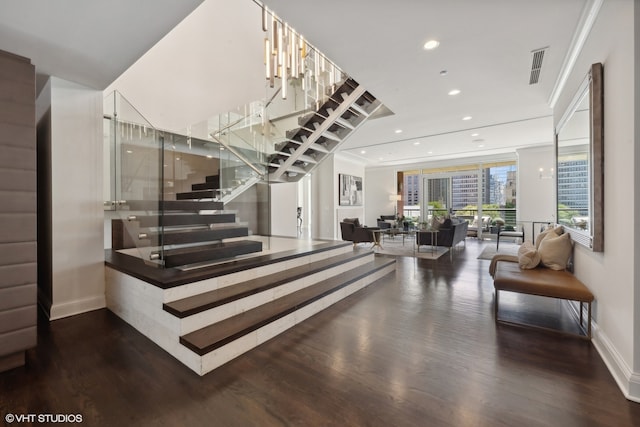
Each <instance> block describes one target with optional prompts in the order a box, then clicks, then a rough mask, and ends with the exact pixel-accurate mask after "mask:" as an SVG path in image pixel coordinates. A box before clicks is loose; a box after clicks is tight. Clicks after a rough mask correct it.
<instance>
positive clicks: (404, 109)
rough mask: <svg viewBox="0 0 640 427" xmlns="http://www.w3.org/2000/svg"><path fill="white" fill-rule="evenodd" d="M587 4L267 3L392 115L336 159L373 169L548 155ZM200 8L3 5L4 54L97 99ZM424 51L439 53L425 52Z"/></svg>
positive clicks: (431, 0)
mask: <svg viewBox="0 0 640 427" xmlns="http://www.w3.org/2000/svg"><path fill="white" fill-rule="evenodd" d="M216 1H217V3H216V7H217V8H218V10H219V11H220V13H224V12H225V7H226V6H225V5H226V4H225V3H224V2H225V1H237V0H216ZM245 1H248V2H249V1H251V0H245ZM589 1H590V0H562V1H558V0H536V1H530V0H487V1H483V2H479V1H477V0H455V1H442V0H397V1H394V2H389V1H381V0H349V1H342V0H341V1H338V0H327V1H324V2H321V3H319V2H317V1H312V0H298V1H295V2H291V1H287V0H267V1H266V3H267V4H268V6H269V7H270V8H271V9H273V10H274V11H275V12H276V13H277V14H278V15H279V16H280V17H281V18H282V19H283V20H285V21H287V22H288V23H289V24H290V25H291V26H292V27H293V28H295V29H296V30H297V31H298V32H300V33H302V34H303V35H304V36H305V37H306V38H307V40H308V41H309V42H310V43H311V44H313V45H315V46H316V47H317V48H319V49H320V50H321V51H322V52H323V53H325V54H326V55H327V56H328V57H329V58H331V59H332V60H333V61H334V62H335V63H336V64H337V65H338V66H340V67H341V68H342V69H343V70H345V71H346V72H348V73H349V74H350V75H351V76H352V77H353V78H354V79H355V80H357V81H358V82H359V83H361V84H363V85H364V86H365V87H366V88H367V89H368V90H369V91H370V92H371V93H372V94H373V95H375V96H376V97H377V98H378V99H380V100H381V101H382V102H383V103H384V104H385V105H386V106H387V107H388V108H389V109H390V110H391V111H393V113H394V114H393V115H390V116H387V117H382V118H378V119H375V120H371V121H370V122H368V123H366V124H365V125H364V126H363V127H361V128H360V129H359V130H358V132H356V133H355V134H354V135H353V136H352V137H351V138H349V139H348V140H347V141H346V142H345V144H344V145H343V146H342V147H341V151H343V152H345V153H347V154H349V155H352V156H355V157H356V158H358V159H361V160H362V161H364V162H366V164H368V165H371V166H376V165H397V164H411V163H423V162H427V161H431V160H446V159H455V158H460V157H470V156H484V155H490V156H494V157H498V156H504V155H505V153H511V154H512V153H513V152H514V149H516V148H521V147H530V146H536V145H548V144H551V143H552V142H553V129H552V127H553V120H552V117H551V114H552V110H551V108H550V106H549V99H550V96H551V94H552V92H553V90H554V86H555V85H556V80H557V77H558V75H559V73H560V71H561V69H562V66H563V62H564V61H565V57H566V55H567V53H568V50H569V47H570V45H571V41H572V38H573V37H574V33H575V32H576V31H577V27H578V25H579V23H580V22H581V19H582V14H583V9H585V7H586V5H587V3H588V2H589ZM200 3H202V0H181V1H174V0H137V1H135V2H131V1H129V0H110V1H109V2H95V1H91V2H89V1H86V0H58V1H56V2H52V1H50V0H23V1H20V2H10V1H5V2H0V49H2V50H6V51H9V52H13V53H16V54H19V55H23V56H26V57H29V58H31V59H32V62H33V63H34V64H35V65H36V70H37V72H38V74H39V76H46V75H56V76H58V77H61V78H64V79H67V80H71V81H75V82H78V83H81V84H84V85H86V86H89V87H93V88H97V89H104V88H106V87H107V86H108V85H109V84H110V83H112V82H113V81H114V80H115V79H116V78H117V77H118V76H120V75H121V74H122V73H123V72H124V71H125V70H127V69H128V68H130V67H131V65H132V64H134V63H135V62H136V61H137V60H138V58H140V57H141V56H142V55H143V54H144V53H145V52H147V51H148V50H149V49H150V48H151V47H152V46H154V45H155V44H156V43H157V42H158V41H159V40H161V39H162V38H163V37H164V35H165V34H167V33H168V32H169V31H170V30H171V29H172V28H173V27H175V26H176V25H177V24H178V23H179V22H180V21H182V20H183V19H184V18H185V17H186V16H187V15H188V14H189V13H190V12H192V11H193V10H195V9H196V8H197V7H198V6H199V5H200ZM218 5H219V6H218ZM229 7H231V6H229ZM232 24H233V23H229V25H232ZM430 39H437V40H438V41H439V42H440V46H439V47H438V48H437V49H435V50H432V51H426V50H424V49H423V48H422V46H423V44H424V42H426V41H427V40H430ZM544 47H548V49H547V50H546V52H545V56H544V60H543V65H542V70H541V74H540V79H539V83H537V84H535V85H530V84H529V76H530V70H531V65H532V53H531V52H532V51H533V50H536V49H539V48H544ZM78 64H82V65H81V66H78ZM442 71H446V75H444V76H442V75H441V72H442ZM452 89H459V90H460V94H459V95H456V96H450V95H448V92H449V91H450V90H452ZM464 116H471V117H472V118H471V119H470V120H467V121H463V120H462V117H464ZM198 119H199V118H198ZM398 130H401V131H402V132H401V133H396V131H398ZM362 151H365V153H362Z"/></svg>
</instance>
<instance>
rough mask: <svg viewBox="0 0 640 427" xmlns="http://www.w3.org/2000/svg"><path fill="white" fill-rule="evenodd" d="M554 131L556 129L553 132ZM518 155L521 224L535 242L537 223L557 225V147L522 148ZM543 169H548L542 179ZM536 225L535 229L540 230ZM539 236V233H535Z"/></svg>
mask: <svg viewBox="0 0 640 427" xmlns="http://www.w3.org/2000/svg"><path fill="white" fill-rule="evenodd" d="M549 131H550V132H552V129H549ZM516 154H517V156H518V181H517V194H516V197H517V199H516V200H517V206H518V221H519V222H520V223H521V224H523V225H524V226H525V230H524V232H525V239H526V240H533V237H534V236H532V235H531V233H532V230H533V228H532V226H533V224H532V223H533V222H552V223H555V222H556V219H555V218H556V212H555V210H556V181H555V173H554V176H553V178H552V177H551V175H550V170H551V169H554V171H555V167H556V166H555V157H556V156H555V146H554V145H548V146H542V147H533V148H522V149H519V150H516ZM540 168H542V169H544V171H543V176H542V177H540ZM539 227H540V225H539V224H536V225H535V228H536V229H539ZM535 233H536V234H537V230H536V231H535Z"/></svg>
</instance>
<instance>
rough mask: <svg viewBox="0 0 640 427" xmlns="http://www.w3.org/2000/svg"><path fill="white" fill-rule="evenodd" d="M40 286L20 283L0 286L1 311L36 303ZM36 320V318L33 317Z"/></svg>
mask: <svg viewBox="0 0 640 427" xmlns="http://www.w3.org/2000/svg"><path fill="white" fill-rule="evenodd" d="M37 292H38V286H37V285H36V284H35V283H33V284H31V285H20V286H14V287H12V288H0V311H3V310H9V309H11V308H15V307H23V306H27V305H34V307H35V302H36V299H37ZM33 321H34V322H35V318H34V319H33Z"/></svg>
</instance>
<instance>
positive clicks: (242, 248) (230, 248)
mask: <svg viewBox="0 0 640 427" xmlns="http://www.w3.org/2000/svg"><path fill="white" fill-rule="evenodd" d="M261 251H262V242H257V241H255V240H237V241H233V242H219V243H212V244H210V245H200V246H189V247H184V248H177V249H167V250H165V251H164V252H163V254H162V255H163V256H162V259H163V260H164V264H165V267H169V268H171V267H177V266H181V265H187V264H196V263H199V262H206V261H217V260H222V259H226V258H233V257H235V256H238V255H246V254H250V253H254V252H261Z"/></svg>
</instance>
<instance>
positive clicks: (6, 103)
mask: <svg viewBox="0 0 640 427" xmlns="http://www.w3.org/2000/svg"><path fill="white" fill-rule="evenodd" d="M35 117H36V107H35V104H33V103H32V104H28V103H25V104H18V103H16V102H13V101H10V100H3V99H1V98H0V121H1V122H5V123H11V124H15V125H23V126H33V127H34V129H35Z"/></svg>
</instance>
